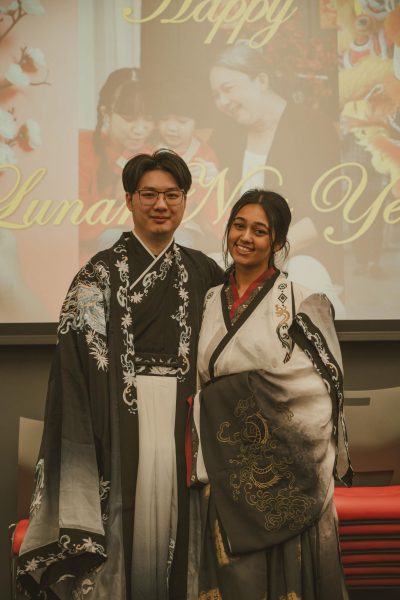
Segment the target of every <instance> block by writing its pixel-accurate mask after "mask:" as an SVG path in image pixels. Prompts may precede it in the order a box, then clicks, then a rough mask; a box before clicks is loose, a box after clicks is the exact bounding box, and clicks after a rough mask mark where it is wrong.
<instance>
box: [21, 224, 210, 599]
mask: <svg viewBox="0 0 400 600" xmlns="http://www.w3.org/2000/svg"><path fill="white" fill-rule="evenodd" d="M220 281H222V272H221V270H220V269H219V267H218V266H217V265H216V263H215V262H214V261H212V260H211V259H209V258H208V257H206V256H205V255H204V254H202V253H201V252H198V251H196V250H191V249H188V248H184V247H182V246H179V245H177V244H175V243H174V242H173V241H172V242H171V244H169V246H168V247H167V248H166V249H165V250H164V251H163V252H162V253H161V254H160V255H159V256H158V257H155V256H154V255H152V254H151V252H150V251H149V250H148V249H147V248H146V247H145V246H144V244H143V243H142V242H141V241H140V240H139V238H137V237H136V236H135V235H134V234H132V233H126V234H123V235H122V236H121V238H120V239H119V240H118V242H116V243H115V244H114V246H112V248H110V249H109V250H106V251H102V252H100V253H98V254H97V255H96V256H95V257H93V258H92V259H91V260H90V261H89V262H88V263H87V264H86V265H85V266H84V267H83V268H82V269H81V270H80V271H79V273H78V274H77V276H76V277H75V279H74V281H73V282H72V284H71V287H70V289H69V291H68V294H67V296H66V299H65V301H64V304H63V307H62V310H61V316H60V322H59V326H58V343H57V348H56V353H55V358H54V361H53V364H52V369H51V374H50V381H49V388H48V397H47V404H46V413H45V427H44V433H43V440H42V445H41V449H40V454H39V459H38V462H37V467H36V480H35V489H34V493H33V498H32V503H31V512H30V522H29V527H28V530H27V533H26V536H25V539H24V541H23V544H22V547H21V551H20V556H19V559H18V572H17V581H18V585H19V588H20V590H21V591H23V592H25V593H26V594H28V597H29V596H30V597H31V598H39V597H40V598H47V599H49V600H50V599H57V598H61V599H67V598H68V599H71V598H72V599H74V600H78V599H80V598H85V600H91V599H92V598H93V599H96V600H98V599H100V598H101V599H104V600H110V599H111V598H118V600H129V599H131V598H132V600H134V599H136V598H141V599H143V600H164V599H167V598H173V599H176V600H186V593H187V592H186V586H187V581H186V579H187V552H188V523H189V491H188V489H187V487H186V481H185V476H186V467H185V458H184V435H185V425H186V418H187V403H186V398H187V396H188V395H189V394H190V393H192V391H193V389H194V387H195V373H196V370H195V365H196V353H197V341H198V335H199V330H200V321H201V313H202V308H203V300H204V296H205V294H206V291H207V290H208V289H209V288H210V287H211V286H212V285H216V284H217V283H218V282H220ZM138 513H139V514H138Z"/></svg>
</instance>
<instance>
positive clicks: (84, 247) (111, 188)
mask: <svg viewBox="0 0 400 600" xmlns="http://www.w3.org/2000/svg"><path fill="white" fill-rule="evenodd" d="M153 130H154V122H153V119H152V117H151V116H150V115H149V114H148V102H147V99H146V94H145V90H144V86H143V84H142V83H141V82H140V80H139V73H138V71H137V70H135V69H130V68H123V69H117V70H115V71H113V72H112V73H110V75H109V76H108V78H107V80H106V82H105V83H104V85H103V86H102V88H101V90H100V93H99V98H98V102H97V122H96V128H95V130H94V131H88V130H83V131H82V130H81V131H80V132H79V197H80V199H81V200H82V202H83V203H84V206H85V208H89V207H90V206H91V205H92V204H93V203H95V202H97V201H99V200H102V199H104V198H107V199H116V200H120V205H121V206H123V205H124V190H123V188H122V185H121V175H122V169H123V168H124V166H125V164H126V163H127V161H128V160H129V159H130V158H131V157H132V156H135V155H136V154H140V153H142V152H145V153H146V152H152V151H153V149H154V147H153V144H152V142H151V140H150V137H151V134H152V133H153ZM122 227H123V226H122ZM120 233H121V231H120V230H119V229H118V231H116V228H115V227H113V228H110V226H107V225H104V224H102V223H96V224H88V223H83V224H81V225H80V227H79V237H80V255H81V260H85V259H87V258H88V257H89V256H90V255H91V254H93V253H94V252H97V251H98V250H101V249H103V248H105V247H107V246H109V245H110V244H111V243H112V242H114V241H115V239H117V238H118V237H119V235H120Z"/></svg>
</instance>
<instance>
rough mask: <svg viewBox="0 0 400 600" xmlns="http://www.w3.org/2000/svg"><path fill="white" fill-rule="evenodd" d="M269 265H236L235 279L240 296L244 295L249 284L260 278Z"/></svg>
mask: <svg viewBox="0 0 400 600" xmlns="http://www.w3.org/2000/svg"><path fill="white" fill-rule="evenodd" d="M266 270H267V267H266V266H265V267H258V268H254V269H249V268H248V267H246V268H243V267H241V266H240V265H236V266H235V281H236V288H237V291H238V294H239V296H243V294H244V293H245V291H246V290H247V288H248V287H249V285H251V284H252V283H253V281H255V280H256V279H258V278H259V277H260V276H261V275H262V274H263V273H265V271H266Z"/></svg>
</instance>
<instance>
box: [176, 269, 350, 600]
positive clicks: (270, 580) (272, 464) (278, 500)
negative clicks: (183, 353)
mask: <svg viewBox="0 0 400 600" xmlns="http://www.w3.org/2000/svg"><path fill="white" fill-rule="evenodd" d="M231 306H232V301H230V300H229V284H228V283H227V284H226V285H225V286H219V287H216V288H214V289H212V290H210V292H209V293H208V294H207V296H206V306H205V312H204V317H203V323H202V328H201V333H200V341H199V359H198V369H199V376H200V380H201V384H202V390H201V392H199V393H198V394H197V395H196V396H195V398H194V400H193V401H192V408H191V414H190V416H189V421H188V424H189V427H188V430H187V431H188V433H187V439H186V454H187V460H188V484H189V485H192V486H196V485H198V484H199V483H204V484H206V485H205V486H204V487H203V488H202V490H201V496H202V498H201V515H202V528H203V529H202V536H201V551H200V571H199V598H200V599H201V600H206V599H208V598H213V599H215V600H220V599H223V600H230V599H231V598H235V599H237V600H262V599H265V598H266V599H267V600H289V599H290V600H298V599H300V598H301V599H302V600H340V599H344V598H347V594H346V590H345V586H344V583H343V573H342V568H341V564H340V554H339V545H338V537H337V519H336V513H335V508H334V505H333V500H332V495H333V489H334V474H336V471H337V468H336V459H337V445H338V428H339V425H342V426H343V427H344V421H343V418H342V405H343V390H342V366H341V357H340V349H339V344H338V341H337V337H336V333H335V328H334V324H333V319H332V314H331V305H330V302H329V300H328V299H327V298H326V297H325V296H323V295H320V294H311V293H310V292H309V291H308V290H306V289H305V288H303V287H301V286H299V285H296V284H291V282H290V281H288V280H287V278H286V277H285V276H284V275H283V274H279V273H275V274H273V276H271V277H269V278H268V279H267V280H266V281H265V282H263V283H260V286H259V287H258V288H255V289H254V290H253V292H252V294H251V296H250V297H249V299H248V300H247V301H246V302H245V303H244V304H243V305H242V306H241V307H240V308H239V310H238V312H237V313H236V314H235V316H234V318H233V319H232V318H231V317H232V314H231V313H230V309H231ZM344 429H345V427H344ZM189 433H190V435H189ZM344 437H345V439H346V440H347V438H346V435H345V436H344ZM346 443H347V442H346ZM343 479H344V482H345V483H349V482H350V479H351V467H350V465H349V466H348V470H347V473H346V476H345V477H344V478H343Z"/></svg>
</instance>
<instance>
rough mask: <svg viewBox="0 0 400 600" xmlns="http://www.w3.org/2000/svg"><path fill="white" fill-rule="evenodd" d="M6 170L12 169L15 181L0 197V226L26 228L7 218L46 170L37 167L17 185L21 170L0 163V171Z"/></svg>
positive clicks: (13, 212)
mask: <svg viewBox="0 0 400 600" xmlns="http://www.w3.org/2000/svg"><path fill="white" fill-rule="evenodd" d="M7 170H10V171H14V173H15V176H16V181H15V184H14V186H13V187H12V188H11V189H10V191H9V192H8V193H7V194H6V195H5V196H4V198H0V205H3V204H4V206H1V208H0V227H4V228H6V229H26V227H28V225H25V224H23V223H14V222H10V221H8V220H7V219H8V218H9V217H12V216H13V215H15V213H16V212H17V210H18V208H19V207H20V206H21V205H22V202H23V200H24V198H25V197H26V196H27V195H28V194H29V193H30V192H31V191H32V190H34V189H35V188H36V186H37V185H38V184H39V183H40V181H41V180H42V179H43V177H44V175H45V174H46V172H47V171H46V169H45V168H44V167H42V168H40V169H37V170H36V171H35V172H34V173H32V175H30V177H28V179H27V180H26V181H25V182H24V183H23V184H22V186H21V187H19V186H20V183H21V171H20V170H19V169H18V167H16V166H15V165H0V171H7ZM8 200H10V202H8ZM7 202H8V203H7Z"/></svg>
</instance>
